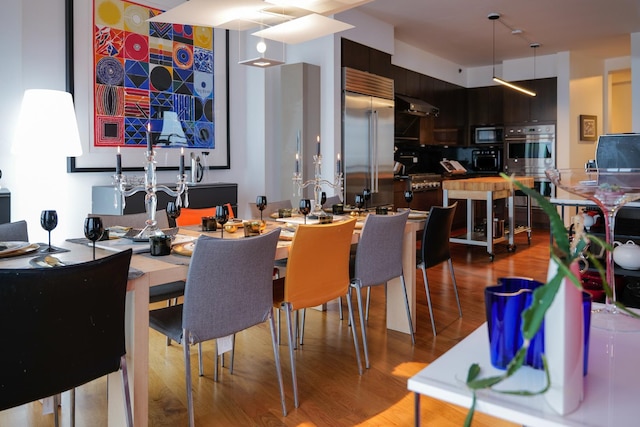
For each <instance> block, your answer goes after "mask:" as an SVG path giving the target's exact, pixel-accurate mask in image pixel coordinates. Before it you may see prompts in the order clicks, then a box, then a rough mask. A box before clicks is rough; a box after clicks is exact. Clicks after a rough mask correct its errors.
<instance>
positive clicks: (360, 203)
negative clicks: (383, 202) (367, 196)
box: [355, 194, 364, 213]
mask: <svg viewBox="0 0 640 427" xmlns="http://www.w3.org/2000/svg"><path fill="white" fill-rule="evenodd" d="M355 203H356V207H357V208H358V213H360V210H361V209H362V207H363V206H364V195H363V194H356V197H355Z"/></svg>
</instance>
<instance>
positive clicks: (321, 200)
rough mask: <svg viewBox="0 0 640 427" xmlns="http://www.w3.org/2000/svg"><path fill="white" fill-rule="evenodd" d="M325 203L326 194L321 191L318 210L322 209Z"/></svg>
mask: <svg viewBox="0 0 640 427" xmlns="http://www.w3.org/2000/svg"><path fill="white" fill-rule="evenodd" d="M325 203H327V193H326V192H324V191H323V192H322V193H320V209H322V207H323V206H324V204H325Z"/></svg>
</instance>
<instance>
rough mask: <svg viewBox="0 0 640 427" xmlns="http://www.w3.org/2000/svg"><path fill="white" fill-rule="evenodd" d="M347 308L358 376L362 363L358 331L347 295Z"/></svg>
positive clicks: (360, 372)
mask: <svg viewBox="0 0 640 427" xmlns="http://www.w3.org/2000/svg"><path fill="white" fill-rule="evenodd" d="M347 308H348V310H349V321H350V322H351V333H352V334H353V347H354V349H355V351H356V362H358V374H360V375H362V361H361V360H360V346H359V345H358V331H356V321H355V319H354V318H353V304H352V303H351V298H349V295H347ZM363 331H364V329H363Z"/></svg>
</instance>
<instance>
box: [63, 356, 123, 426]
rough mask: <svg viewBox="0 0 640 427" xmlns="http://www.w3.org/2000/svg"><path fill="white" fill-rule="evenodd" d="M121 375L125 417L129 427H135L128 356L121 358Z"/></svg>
mask: <svg viewBox="0 0 640 427" xmlns="http://www.w3.org/2000/svg"><path fill="white" fill-rule="evenodd" d="M120 373H121V375H122V396H124V407H125V415H126V417H127V427H133V411H132V408H131V393H130V392H129V374H128V373H127V356H126V355H122V357H121V358H120ZM74 416H75V395H74Z"/></svg>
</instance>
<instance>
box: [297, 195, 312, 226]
mask: <svg viewBox="0 0 640 427" xmlns="http://www.w3.org/2000/svg"><path fill="white" fill-rule="evenodd" d="M298 210H299V211H300V213H301V214H302V215H303V216H304V223H305V224H306V223H307V215H309V213H310V212H311V200H309V199H300V205H299V206H298Z"/></svg>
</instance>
